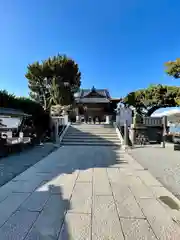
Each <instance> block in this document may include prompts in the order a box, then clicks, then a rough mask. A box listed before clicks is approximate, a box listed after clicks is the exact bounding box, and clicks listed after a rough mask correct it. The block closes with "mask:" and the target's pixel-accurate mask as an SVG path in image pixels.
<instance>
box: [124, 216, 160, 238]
mask: <svg viewBox="0 0 180 240" xmlns="http://www.w3.org/2000/svg"><path fill="white" fill-rule="evenodd" d="M121 224H122V228H123V232H124V235H125V239H126V240H135V239H144V240H145V239H146V240H150V239H153V240H155V239H157V238H156V236H155V235H154V233H153V231H152V229H151V227H150V226H149V224H148V222H147V221H146V220H145V219H125V218H121Z"/></svg>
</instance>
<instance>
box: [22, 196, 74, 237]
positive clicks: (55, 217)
mask: <svg viewBox="0 0 180 240" xmlns="http://www.w3.org/2000/svg"><path fill="white" fill-rule="evenodd" d="M68 205H69V204H68V201H66V200H63V199H62V196H61V195H52V196H51V198H50V199H49V201H48V202H47V204H46V205H45V207H44V209H43V210H42V212H41V213H40V215H39V217H38V219H37V221H36V222H35V223H34V225H33V228H32V229H31V230H30V232H29V234H28V236H27V237H26V240H27V239H28V240H36V239H57V238H58V235H59V232H60V228H61V225H62V223H63V219H64V215H65V212H66V210H67V209H68V207H69V206H68Z"/></svg>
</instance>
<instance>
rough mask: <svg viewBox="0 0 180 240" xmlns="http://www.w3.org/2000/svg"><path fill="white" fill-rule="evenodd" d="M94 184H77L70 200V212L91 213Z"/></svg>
mask: <svg viewBox="0 0 180 240" xmlns="http://www.w3.org/2000/svg"><path fill="white" fill-rule="evenodd" d="M91 207H92V183H87V182H77V183H76V185H75V187H74V190H73V193H72V197H71V200H70V210H69V211H70V212H74V213H91Z"/></svg>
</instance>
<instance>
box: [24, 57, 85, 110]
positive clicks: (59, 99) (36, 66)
mask: <svg viewBox="0 0 180 240" xmlns="http://www.w3.org/2000/svg"><path fill="white" fill-rule="evenodd" d="M25 76H26V78H27V79H28V85H29V88H30V96H31V98H32V99H34V100H36V101H38V102H39V103H40V104H41V105H42V106H43V107H44V109H48V108H50V106H51V105H56V104H61V105H69V104H71V103H72V102H73V97H74V93H75V92H76V91H77V90H78V89H79V87H80V85H81V81H80V80H81V73H80V71H79V67H78V64H76V63H75V62H74V60H72V59H70V58H68V57H67V56H66V55H59V54H58V55H57V56H54V57H52V58H48V59H47V60H44V61H42V62H41V63H39V62H35V63H32V64H30V65H28V67H27V73H26V75H25Z"/></svg>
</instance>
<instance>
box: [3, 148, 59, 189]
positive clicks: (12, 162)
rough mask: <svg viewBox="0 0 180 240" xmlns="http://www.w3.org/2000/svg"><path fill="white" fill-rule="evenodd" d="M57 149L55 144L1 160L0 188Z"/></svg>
mask: <svg viewBox="0 0 180 240" xmlns="http://www.w3.org/2000/svg"><path fill="white" fill-rule="evenodd" d="M54 149H55V147H54V144H53V143H45V144H44V145H43V146H36V147H34V148H31V149H28V150H25V151H23V152H21V153H17V154H13V155H11V156H8V157H6V158H0V186H2V185H4V184H5V183H7V182H8V181H10V180H12V179H13V178H14V177H16V176H17V175H18V174H20V173H22V172H24V171H25V170H26V169H28V168H29V167H31V166H32V165H34V164H35V163H37V162H38V161H40V160H41V159H42V158H43V157H45V156H47V155H48V154H49V153H51V152H52V151H53V150H54Z"/></svg>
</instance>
